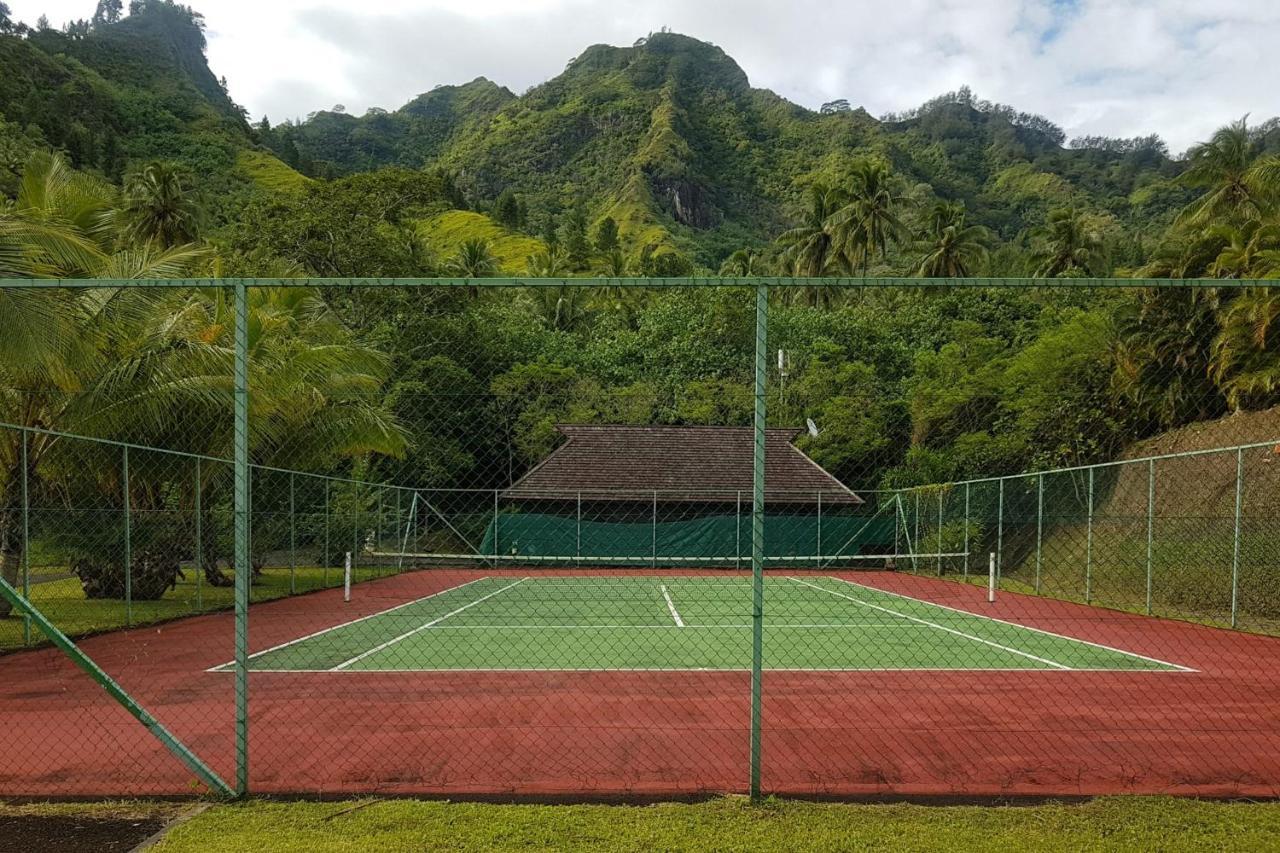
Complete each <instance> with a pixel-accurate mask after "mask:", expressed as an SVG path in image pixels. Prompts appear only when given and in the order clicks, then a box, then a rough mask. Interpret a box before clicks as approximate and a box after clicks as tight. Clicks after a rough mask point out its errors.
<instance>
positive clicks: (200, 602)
mask: <svg viewBox="0 0 1280 853" xmlns="http://www.w3.org/2000/svg"><path fill="white" fill-rule="evenodd" d="M203 490H204V485H203V484H202V483H201V476H200V458H199V457H196V494H195V511H196V560H195V565H196V612H197V613H198V612H200V611H201V610H204V505H203V504H204V501H203Z"/></svg>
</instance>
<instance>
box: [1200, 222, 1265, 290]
mask: <svg viewBox="0 0 1280 853" xmlns="http://www.w3.org/2000/svg"><path fill="white" fill-rule="evenodd" d="M1205 236H1206V238H1207V239H1208V240H1215V241H1217V242H1218V243H1220V244H1221V245H1222V249H1221V251H1219V252H1218V256H1217V257H1216V258H1214V260H1213V263H1211V264H1210V265H1209V268H1208V273H1209V275H1211V276H1213V277H1215V278H1265V277H1267V276H1268V275H1270V274H1272V273H1274V272H1276V271H1277V270H1280V223H1276V222H1269V223H1263V222H1260V221H1259V220H1257V219H1250V220H1249V221H1248V222H1245V223H1244V224H1242V225H1239V226H1235V225H1225V224H1221V225H1214V226H1211V227H1210V228H1209V229H1208V230H1207V232H1206V235H1205Z"/></svg>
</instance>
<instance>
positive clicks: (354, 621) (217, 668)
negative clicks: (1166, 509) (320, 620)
mask: <svg viewBox="0 0 1280 853" xmlns="http://www.w3.org/2000/svg"><path fill="white" fill-rule="evenodd" d="M487 580H489V578H488V577H487V576H486V577H482V578H476V579H475V580H471V581H467V582H466V583H460V584H458V585H457V586H451V587H449V588H448V589H442V590H440V591H439V592H433V593H431V594H430V595H424V596H422V597H421V598H415V599H414V600H413V601H406V602H405V603H404V604H397V605H396V606H395V607H388V608H387V609H386V610H379V611H378V612H377V613H370V614H369V615H368V616H361V617H360V618H359V619H352V620H350V621H349V622H342V623H340V624H338V625H333V626H331V627H329V628H324V629H322V630H320V631H313V632H312V633H310V634H307V635H306V636H304V637H298V638H297V639H296V640H290V641H289V642H287V643H280V644H279V645H275V646H272V647H271V648H269V649H263V650H262V651H260V652H254V653H253V654H251V655H249V660H253V659H254V658H256V657H261V656H262V655H265V654H266V653H267V652H277V651H279V650H280V649H287V648H288V647H289V646H294V645H297V644H298V643H301V642H303V641H304V640H311V639H314V638H315V637H320V636H323V635H324V634H328V633H329V632H330V631H336V630H338V629H339V628H346V627H347V626H348V625H355V624H358V623H360V622H364V621H366V620H368V619H372V618H373V617H375V616H383V615H386V614H387V613H394V612H396V611H397V610H403V609H404V608H406V607H409V606H410V605H413V604H418V603H419V602H422V601H426V600H427V599H429V598H435V597H437V596H440V595H444V594H445V593H446V592H453V591H454V590H459V589H462V588H463V587H467V586H471V585H472V584H473V583H480V581H487ZM235 664H236V662H235V661H234V660H231V661H227V662H226V663H220V664H218V665H217V666H211V667H209V668H208V669H206V670H205V672H225V671H226V668H227V667H229V666H235ZM257 671H259V670H255V672H257ZM260 671H262V672H265V671H266V670H260Z"/></svg>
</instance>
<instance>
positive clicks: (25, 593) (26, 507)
mask: <svg viewBox="0 0 1280 853" xmlns="http://www.w3.org/2000/svg"><path fill="white" fill-rule="evenodd" d="M28 442H29V439H28V433H27V431H26V430H25V429H24V430H23V431H22V597H23V598H25V599H26V600H27V601H30V600H31V495H30V491H29V488H30V486H29V484H28V480H29V479H30V457H29V453H30V451H29V450H28ZM22 644H23V645H24V646H29V645H31V614H30V613H28V612H26V611H25V610H24V611H23V613H22Z"/></svg>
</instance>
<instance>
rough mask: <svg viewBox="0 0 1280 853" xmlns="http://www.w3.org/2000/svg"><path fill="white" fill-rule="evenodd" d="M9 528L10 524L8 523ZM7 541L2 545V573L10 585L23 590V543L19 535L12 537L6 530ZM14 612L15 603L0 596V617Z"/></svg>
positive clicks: (0, 551)
mask: <svg viewBox="0 0 1280 853" xmlns="http://www.w3.org/2000/svg"><path fill="white" fill-rule="evenodd" d="M5 527H6V528H7V527H8V525H7V524H6V525H5ZM4 538H5V540H6V541H5V543H4V545H3V547H0V574H3V575H4V579H5V580H6V581H8V583H9V585H10V586H12V587H14V588H16V589H17V590H18V591H19V592H21V591H22V543H21V542H20V541H17V537H12V538H11V537H10V536H9V535H8V531H7V530H6V532H5V534H4ZM12 612H13V605H12V604H10V603H9V600H8V599H5V598H0V619H3V618H5V617H7V616H8V615H9V614H10V613H12Z"/></svg>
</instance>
